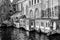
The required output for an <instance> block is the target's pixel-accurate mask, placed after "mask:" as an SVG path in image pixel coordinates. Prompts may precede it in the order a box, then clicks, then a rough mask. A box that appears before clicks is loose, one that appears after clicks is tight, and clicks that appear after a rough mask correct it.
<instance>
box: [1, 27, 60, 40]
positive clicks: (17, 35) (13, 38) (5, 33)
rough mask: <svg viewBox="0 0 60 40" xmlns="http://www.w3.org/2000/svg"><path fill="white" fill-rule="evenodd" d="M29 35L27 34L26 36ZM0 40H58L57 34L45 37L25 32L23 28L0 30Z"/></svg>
mask: <svg viewBox="0 0 60 40" xmlns="http://www.w3.org/2000/svg"><path fill="white" fill-rule="evenodd" d="M27 33H29V34H27ZM0 40H60V35H59V34H54V35H50V36H47V35H45V34H42V33H38V32H37V31H35V30H33V31H30V32H28V31H26V30H25V29H23V28H20V29H18V28H12V27H10V28H5V29H4V28H0Z"/></svg>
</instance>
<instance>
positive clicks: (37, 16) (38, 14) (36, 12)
mask: <svg viewBox="0 0 60 40" xmlns="http://www.w3.org/2000/svg"><path fill="white" fill-rule="evenodd" d="M35 18H40V13H39V10H38V8H36V9H35Z"/></svg>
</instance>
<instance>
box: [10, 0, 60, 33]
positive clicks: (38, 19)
mask: <svg viewBox="0 0 60 40" xmlns="http://www.w3.org/2000/svg"><path fill="white" fill-rule="evenodd" d="M58 1H59V0H55V1H54V0H51V1H49V0H19V1H16V2H14V3H12V5H15V6H14V7H13V8H14V9H15V14H14V15H12V16H11V18H12V19H13V20H15V21H17V20H18V19H19V20H20V22H17V23H18V25H19V24H20V23H21V25H23V24H24V26H25V28H26V29H27V28H31V29H33V28H34V29H36V30H39V29H40V30H42V32H49V31H50V30H51V29H50V28H51V27H53V30H56V28H57V21H59V4H58V3H59V2H58ZM17 14H18V15H19V16H18V15H17ZM22 15H25V16H26V18H24V20H25V23H23V22H22V19H21V18H20V17H21V16H22ZM15 24H16V22H15ZM19 27H20V26H19ZM19 27H18V28H19ZM44 29H45V30H44ZM27 30H28V29H27Z"/></svg>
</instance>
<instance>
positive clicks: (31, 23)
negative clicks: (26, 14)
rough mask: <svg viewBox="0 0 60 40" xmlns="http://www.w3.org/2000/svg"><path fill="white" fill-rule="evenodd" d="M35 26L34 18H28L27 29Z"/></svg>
mask: <svg viewBox="0 0 60 40" xmlns="http://www.w3.org/2000/svg"><path fill="white" fill-rule="evenodd" d="M34 28H35V20H33V19H32V20H29V29H30V30H31V29H32V30H33V29H34Z"/></svg>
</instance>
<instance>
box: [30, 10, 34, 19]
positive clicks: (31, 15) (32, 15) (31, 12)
mask: <svg viewBox="0 0 60 40" xmlns="http://www.w3.org/2000/svg"><path fill="white" fill-rule="evenodd" d="M30 18H34V14H33V11H32V10H30Z"/></svg>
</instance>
